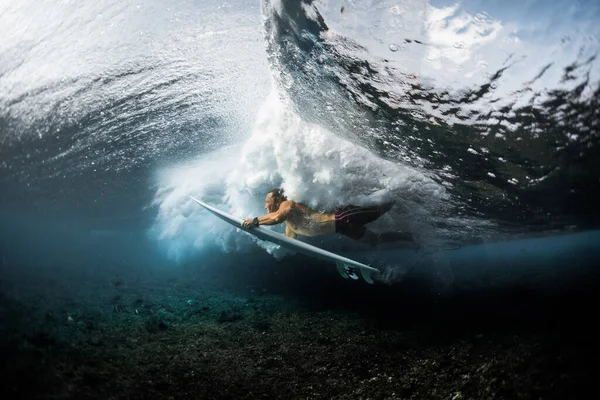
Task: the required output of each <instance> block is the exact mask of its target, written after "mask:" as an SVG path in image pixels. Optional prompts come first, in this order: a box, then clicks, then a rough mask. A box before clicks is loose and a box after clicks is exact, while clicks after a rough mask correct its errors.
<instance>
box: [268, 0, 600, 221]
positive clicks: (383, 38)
mask: <svg viewBox="0 0 600 400" xmlns="http://www.w3.org/2000/svg"><path fill="white" fill-rule="evenodd" d="M341 5H342V4H341V3H340V2H335V1H334V2H328V3H327V4H325V3H321V2H314V1H304V2H300V1H290V2H287V1H266V0H265V1H263V8H262V10H263V16H264V25H265V31H266V38H267V46H268V53H269V60H270V63H271V67H272V69H273V71H274V75H275V77H276V79H277V80H278V82H279V85H280V87H281V90H283V91H285V93H286V95H287V96H289V98H290V100H291V102H292V104H293V107H294V109H295V110H296V111H297V112H298V113H299V114H300V115H301V116H302V118H304V119H306V120H308V121H312V122H315V123H318V124H320V125H322V126H325V127H327V128H328V129H330V130H331V131H333V132H335V133H336V134H338V135H340V136H343V137H346V138H349V139H350V140H352V141H353V142H355V143H359V144H360V145H362V146H364V147H366V148H369V149H371V150H373V151H376V152H377V153H378V154H379V155H380V156H381V157H383V158H386V159H389V160H392V161H395V162H399V163H405V164H407V165H410V166H412V167H415V168H422V169H424V170H426V171H429V172H431V173H432V176H433V177H434V179H436V181H437V182H439V183H441V184H443V185H446V186H447V187H448V188H449V191H450V193H451V194H452V196H453V199H455V200H456V201H457V203H459V204H460V211H461V212H462V213H464V214H467V215H470V216H477V215H480V216H485V217H486V218H488V219H491V220H495V221H498V222H499V223H500V224H501V225H502V226H503V227H504V228H503V229H506V230H507V231H516V232H519V231H523V230H527V231H529V230H536V231H537V230H542V231H552V230H555V229H559V230H564V229H588V228H597V227H598V226H600V214H599V213H598V211H597V207H596V206H595V204H597V203H598V201H599V200H600V193H599V192H598V191H597V190H595V189H594V188H595V187H596V186H597V176H599V175H600V165H599V164H598V163H597V162H596V161H595V160H597V159H598V157H599V156H600V154H599V153H600V150H599V149H600V132H599V129H598V123H597V121H598V120H600V114H599V111H598V110H599V109H600V107H599V106H600V104H599V99H600V84H599V82H600V66H599V64H598V60H597V56H596V55H597V54H598V52H599V51H600V45H599V43H600V28H598V26H597V24H596V23H595V21H596V20H597V19H598V18H599V17H600V6H599V5H597V4H595V5H585V6H584V5H575V6H569V7H567V8H565V6H566V4H562V3H561V4H553V5H552V6H548V5H547V4H543V3H542V2H538V3H535V4H531V3H527V4H522V3H520V2H511V4H508V5H507V6H506V7H503V8H502V9H499V8H496V7H494V6H493V5H487V4H484V3H482V4H476V3H475V4H468V5H467V4H458V5H456V4H454V3H452V4H450V3H449V4H448V5H447V6H446V7H444V6H438V7H434V6H433V5H430V4H427V3H425V2H419V1H414V2H403V3H402V4H401V5H398V4H396V2H381V3H378V6H377V7H364V6H362V5H361V4H359V3H357V4H345V3H344V7H343V9H342V7H341ZM565 9H568V10H569V12H568V13H566V14H565V12H564V10H565ZM558 16H560V18H557V17H558ZM573 210H577V211H576V212H573Z"/></svg>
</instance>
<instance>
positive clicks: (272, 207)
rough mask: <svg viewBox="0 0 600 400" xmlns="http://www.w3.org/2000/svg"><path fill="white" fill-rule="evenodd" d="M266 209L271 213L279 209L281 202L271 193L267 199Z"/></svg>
mask: <svg viewBox="0 0 600 400" xmlns="http://www.w3.org/2000/svg"><path fill="white" fill-rule="evenodd" d="M265 209H266V210H267V212H270V213H272V212H275V211H277V210H278V209H279V200H278V199H276V198H274V197H273V195H272V194H271V193H269V194H268V195H267V197H266V198H265Z"/></svg>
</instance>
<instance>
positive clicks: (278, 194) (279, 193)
mask: <svg viewBox="0 0 600 400" xmlns="http://www.w3.org/2000/svg"><path fill="white" fill-rule="evenodd" d="M268 194H270V195H271V196H272V197H274V198H276V199H279V200H281V201H285V200H287V197H286V196H285V195H284V194H283V189H271V190H269V192H268V193H267V195H268Z"/></svg>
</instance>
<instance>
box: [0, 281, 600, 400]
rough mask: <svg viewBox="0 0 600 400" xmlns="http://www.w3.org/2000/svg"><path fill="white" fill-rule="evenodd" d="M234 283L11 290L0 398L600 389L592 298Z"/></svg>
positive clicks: (9, 285)
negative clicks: (596, 381) (442, 293)
mask: <svg viewBox="0 0 600 400" xmlns="http://www.w3.org/2000/svg"><path fill="white" fill-rule="evenodd" d="M311 271H312V270H311ZM225 273H226V271H221V272H220V273H217V274H216V275H215V276H216V278H215V276H213V277H206V279H205V280H204V281H201V280H196V279H189V276H186V275H185V274H182V275H179V276H174V277H171V278H164V277H162V276H160V274H157V275H154V276H152V277H148V276H146V277H144V278H143V279H137V280H136V279H129V278H128V279H125V278H121V277H119V276H113V277H111V278H110V279H106V280H103V281H102V282H100V283H98V281H97V280H96V279H95V278H94V279H88V280H87V281H86V280H85V279H82V278H81V277H80V278H73V279H74V281H73V282H71V283H64V282H62V281H61V280H60V279H58V278H55V279H51V278H50V277H49V276H50V275H48V276H42V275H38V276H36V277H35V278H34V277H30V278H27V279H25V278H23V279H21V280H16V281H15V280H11V278H10V277H4V278H3V280H2V286H1V288H2V292H1V293H0V318H1V321H2V325H1V326H2V330H1V333H2V336H1V343H0V344H1V347H0V354H1V360H2V364H1V365H2V367H1V368H2V370H1V371H0V376H1V377H2V381H3V383H2V385H0V397H1V398H2V399H13V398H15V399H16V398H27V399H163V398H164V399H260V398H264V399H452V400H457V399H536V400H537V399H575V398H588V397H589V395H588V393H593V391H592V390H593V388H594V387H595V378H596V375H597V370H598V368H597V367H596V364H597V360H596V358H595V355H594V354H597V350H598V347H599V346H598V344H597V338H598V329H597V328H595V327H594V324H595V321H594V319H595V315H597V313H595V314H594V313H593V308H592V306H591V304H592V300H593V298H594V296H595V292H594V290H592V289H593V288H587V289H585V290H584V289H574V290H573V291H571V292H568V293H567V292H564V293H561V294H559V295H547V294H546V295H540V294H539V293H537V292H532V291H531V290H529V289H523V288H521V289H513V290H511V291H497V292H495V293H491V292H482V293H472V292H471V293H467V294H460V295H459V294H456V293H455V294H454V295H452V296H442V297H435V296H432V295H431V294H428V295H418V294H415V293H416V292H415V291H414V290H413V291H410V293H409V291H406V290H403V289H406V288H408V287H409V286H410V285H411V283H410V282H404V283H402V284H401V285H393V286H389V285H366V284H364V283H363V284H360V283H359V282H351V281H347V280H343V279H341V278H339V277H335V276H328V277H326V278H322V279H320V280H314V279H313V278H315V276H317V275H316V274H315V275H312V276H311V273H314V272H309V273H308V274H304V275H302V278H300V279H298V278H294V277H293V276H291V275H289V273H288V274H287V275H286V274H285V273H284V274H281V273H280V274H279V276H278V277H275V278H273V276H274V275H273V271H266V272H260V273H258V274H255V275H253V276H246V277H240V278H239V279H238V280H237V281H229V282H222V281H220V280H219V279H220V278H219V276H223V275H219V274H225ZM261 274H262V276H261ZM265 274H271V275H270V276H271V278H269V279H265ZM75 282H79V283H75ZM90 282H95V283H96V285H95V286H93V287H92V286H90V287H88V288H86V285H91V283H90ZM207 282H210V284H208V283H207ZM292 282H293V283H292ZM402 285H404V286H402ZM60 288H62V292H61V289H60ZM66 288H68V289H66ZM23 291H28V293H30V295H28V296H23V295H22V294H23ZM74 291H76V292H77V293H79V294H80V293H86V295H85V296H84V295H78V294H75V292H74ZM18 293H20V294H21V295H17V294H18ZM58 293H63V294H62V295H60V296H59V295H58ZM580 312H582V313H583V314H581V315H579V314H578V313H580Z"/></svg>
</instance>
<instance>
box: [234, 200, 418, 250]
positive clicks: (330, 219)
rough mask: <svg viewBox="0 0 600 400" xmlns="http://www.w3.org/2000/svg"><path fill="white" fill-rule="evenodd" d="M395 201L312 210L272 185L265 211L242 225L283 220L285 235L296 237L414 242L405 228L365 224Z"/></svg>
mask: <svg viewBox="0 0 600 400" xmlns="http://www.w3.org/2000/svg"><path fill="white" fill-rule="evenodd" d="M394 203H395V202H390V203H384V204H381V205H374V206H354V205H346V206H342V207H339V208H337V209H335V210H334V211H333V212H331V213H326V212H320V211H317V210H314V209H312V208H310V207H308V206H306V205H304V204H302V203H298V202H295V201H293V200H288V199H287V197H286V196H285V195H284V193H283V189H272V190H270V191H269V192H268V193H267V196H266V198H265V209H266V210H267V213H268V214H267V215H264V216H262V217H255V218H246V219H244V221H243V222H242V226H243V227H244V228H250V227H253V226H259V225H276V224H280V223H282V222H285V236H287V237H289V238H292V239H296V238H297V237H298V235H303V236H319V235H325V234H328V233H340V234H342V235H345V236H348V237H350V238H352V239H355V240H358V241H360V242H364V243H368V244H371V245H374V246H375V245H377V244H380V243H385V242H397V241H409V242H412V243H413V244H414V241H413V237H412V235H411V234H410V233H408V232H395V231H393V232H382V233H375V232H373V231H371V230H369V229H367V228H366V227H365V225H366V224H368V223H370V222H373V221H375V220H376V219H378V218H379V217H381V216H382V215H383V214H385V213H386V212H388V211H389V210H390V209H391V208H392V206H393V205H394Z"/></svg>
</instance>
